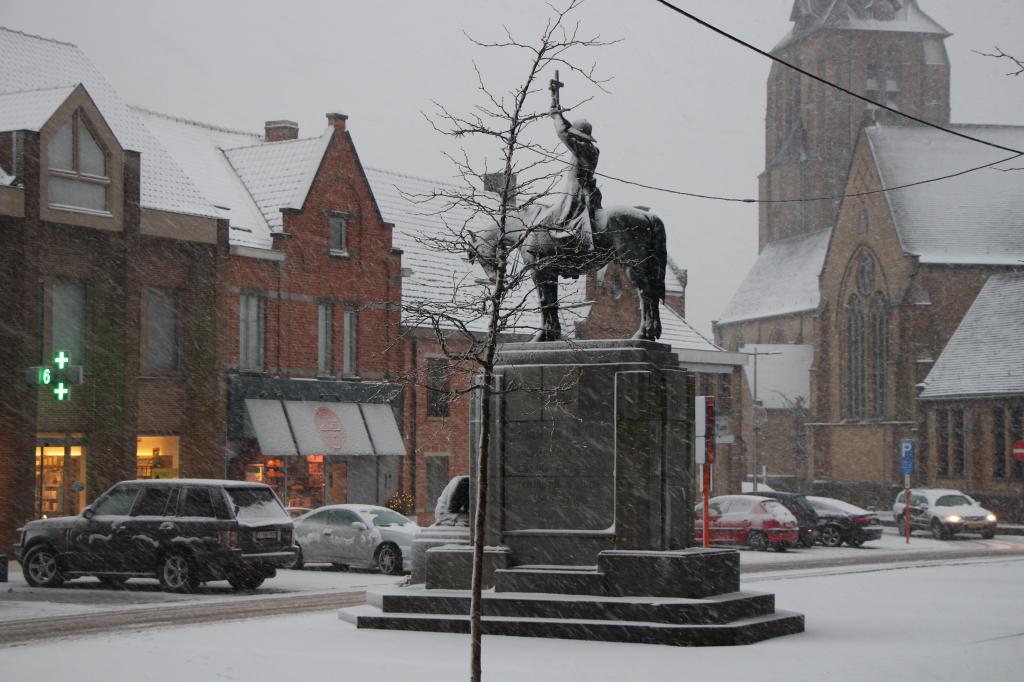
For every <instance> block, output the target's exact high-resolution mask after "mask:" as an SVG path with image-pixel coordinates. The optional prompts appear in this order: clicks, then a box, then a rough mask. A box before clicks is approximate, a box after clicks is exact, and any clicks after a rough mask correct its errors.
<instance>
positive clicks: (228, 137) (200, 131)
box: [134, 107, 273, 249]
mask: <svg viewBox="0 0 1024 682" xmlns="http://www.w3.org/2000/svg"><path fill="white" fill-rule="evenodd" d="M134 111H135V112H136V114H138V116H139V117H140V118H141V119H142V120H143V121H145V124H146V126H147V127H148V128H149V129H150V130H151V131H152V132H153V134H155V135H156V136H157V138H158V139H159V140H160V142H161V144H162V145H163V146H164V147H165V148H166V149H167V150H168V152H170V154H171V155H172V156H173V157H174V159H175V161H177V163H178V164H179V165H180V166H181V167H182V169H183V170H184V172H185V173H186V174H187V175H188V177H189V178H191V180H192V182H193V183H195V185H196V186H197V187H201V188H202V191H203V193H204V194H205V195H206V196H207V197H209V199H210V201H211V202H212V203H213V205H214V206H215V207H216V210H218V211H219V213H220V216H221V217H223V218H227V219H228V220H229V221H230V223H229V224H230V228H231V229H230V233H229V234H230V241H231V244H233V245H236V246H252V247H256V248H264V249H269V248H271V247H272V246H273V242H272V240H271V238H270V226H269V225H268V224H267V221H266V220H265V219H264V217H263V214H262V213H261V212H260V210H259V208H257V206H256V204H255V202H254V201H253V199H252V197H251V196H250V195H249V192H248V191H247V190H246V188H245V185H244V184H243V183H242V181H241V180H240V179H239V177H238V176H237V175H236V174H235V172H234V169H232V167H231V164H230V163H229V162H228V159H227V157H226V156H225V155H224V152H223V151H222V150H223V149H229V148H232V147H242V146H248V145H251V144H254V143H256V142H258V141H259V140H260V139H262V137H261V136H260V135H258V134H256V133H248V132H243V131H239V130H231V129H228V128H222V127H218V126H212V125H207V124H204V123H199V122H197V121H189V120H187V119H183V118H177V117H174V116H167V115H165V114H159V113H156V112H154V111H148V110H146V109H141V108H138V107H135V108H134Z"/></svg>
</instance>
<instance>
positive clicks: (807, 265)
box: [718, 229, 832, 324]
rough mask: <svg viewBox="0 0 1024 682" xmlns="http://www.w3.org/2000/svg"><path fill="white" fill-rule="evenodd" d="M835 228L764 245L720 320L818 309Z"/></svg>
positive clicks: (737, 320)
mask: <svg viewBox="0 0 1024 682" xmlns="http://www.w3.org/2000/svg"><path fill="white" fill-rule="evenodd" d="M831 234H832V230H830V229H829V230H819V231H818V232H811V233H809V234H804V235H798V236H796V237H790V238H789V239H780V240H778V241H774V242H771V243H769V244H767V245H766V246H765V247H764V250H763V251H761V253H760V255H758V257H757V260H756V261H754V265H753V267H751V268H750V271H749V272H748V273H747V276H746V277H745V278H744V279H743V282H742V283H741V284H740V286H739V289H737V290H736V293H735V294H733V297H732V300H730V301H729V304H728V305H727V306H726V307H725V310H724V311H723V312H722V315H721V317H720V318H719V320H718V323H719V324H728V323H731V322H742V321H745V320H755V319H759V318H763V317H774V316H776V315H789V314H792V313H799V312H805V311H808V310H815V309H816V308H817V307H818V301H819V298H820V297H819V293H818V275H819V274H821V268H822V265H823V264H824V262H825V252H826V250H827V249H828V241H829V236H830V235H831Z"/></svg>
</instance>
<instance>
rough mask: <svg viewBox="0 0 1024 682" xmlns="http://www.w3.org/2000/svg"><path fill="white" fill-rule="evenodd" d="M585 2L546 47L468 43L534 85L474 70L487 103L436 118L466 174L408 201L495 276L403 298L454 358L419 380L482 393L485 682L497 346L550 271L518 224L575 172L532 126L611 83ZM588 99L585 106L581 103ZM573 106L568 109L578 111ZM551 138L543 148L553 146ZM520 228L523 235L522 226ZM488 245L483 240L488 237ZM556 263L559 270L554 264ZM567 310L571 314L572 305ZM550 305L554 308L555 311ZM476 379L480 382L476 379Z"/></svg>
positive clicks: (436, 246) (555, 28)
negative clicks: (557, 103) (539, 278)
mask: <svg viewBox="0 0 1024 682" xmlns="http://www.w3.org/2000/svg"><path fill="white" fill-rule="evenodd" d="M582 2H583V0H570V2H569V3H568V5H567V6H565V7H564V8H562V9H558V8H555V7H552V8H551V9H552V14H551V16H550V17H549V19H548V20H547V22H546V24H545V25H544V28H543V30H542V32H541V34H540V36H539V37H538V38H537V39H536V41H535V42H523V41H521V40H519V39H518V38H516V37H515V36H513V35H512V33H511V32H510V31H509V30H508V29H507V28H506V29H505V30H504V37H503V38H502V39H500V40H496V41H481V40H477V39H475V38H472V37H469V36H467V37H468V38H469V40H470V42H471V43H472V45H474V46H476V47H477V48H481V49H483V48H487V49H494V50H504V51H508V52H511V53H513V54H514V55H515V57H516V58H521V59H522V60H523V61H522V63H523V65H524V67H525V72H524V75H523V78H522V80H521V81H520V82H518V83H516V84H514V85H513V86H512V87H511V88H507V89H502V90H496V89H494V88H492V87H491V86H490V85H489V84H488V83H487V82H486V79H485V77H484V75H483V73H482V72H481V69H480V68H479V66H478V65H477V64H476V63H475V62H474V65H473V66H474V71H475V73H476V88H477V91H478V94H479V97H480V103H479V104H478V105H476V106H475V107H474V108H473V109H472V110H471V111H469V112H467V113H456V112H453V111H451V110H450V109H448V108H447V107H445V106H444V105H442V104H439V103H436V102H435V105H436V107H437V109H436V111H435V112H434V114H433V115H431V116H428V120H429V121H430V123H431V125H432V126H433V127H434V129H435V130H436V131H438V132H439V133H441V134H443V135H446V136H449V137H451V138H455V139H458V140H460V147H459V151H458V152H456V153H451V154H448V156H449V159H450V160H451V162H452V164H453V165H454V167H455V170H456V174H455V175H456V182H455V183H453V184H451V185H448V186H440V187H437V188H436V189H434V190H433V191H432V192H430V193H429V195H413V196H409V198H410V199H411V200H412V201H415V202H418V203H420V204H421V205H422V206H423V207H424V209H426V210H429V211H431V212H433V213H434V214H435V215H437V216H439V217H440V218H441V220H442V222H443V224H444V226H445V229H444V230H443V231H442V232H440V233H435V234H424V235H421V236H420V237H419V239H420V242H421V243H422V244H423V245H425V246H427V247H429V248H430V249H431V250H432V251H433V252H435V253H437V254H438V255H439V257H440V258H444V257H446V258H448V259H451V258H453V257H457V256H459V255H462V256H464V257H468V258H469V259H470V260H471V261H476V262H478V263H479V264H480V265H481V266H482V267H483V269H484V272H485V273H486V275H487V277H486V279H478V278H477V277H476V276H474V275H469V274H467V272H466V271H465V270H460V269H458V268H453V269H452V272H451V274H450V279H449V280H448V281H446V282H445V284H444V295H443V296H440V295H437V293H436V292H435V294H434V295H432V296H429V297H427V298H424V299H422V300H413V299H411V297H410V298H407V297H406V296H404V295H403V304H402V305H403V317H404V326H405V327H406V329H410V328H419V329H424V328H426V329H430V330H432V332H433V337H434V339H435V340H436V342H437V344H438V347H439V348H440V350H441V353H442V354H443V355H444V357H445V358H446V359H447V360H448V372H449V375H448V377H447V379H450V380H451V381H439V380H438V377H437V375H436V369H435V370H434V372H435V374H433V375H429V376H428V374H425V373H421V374H420V376H417V377H410V379H411V380H413V381H415V382H416V383H418V384H420V385H426V386H427V387H428V389H429V390H430V391H434V392H442V393H443V394H444V395H445V396H447V398H448V399H452V400H454V399H458V398H460V397H464V396H467V395H470V394H475V398H476V399H477V400H479V405H480V414H479V419H480V429H479V434H478V443H477V462H476V474H477V475H476V481H475V482H476V491H475V492H476V498H475V499H476V501H475V513H474V517H473V520H472V523H473V543H474V547H473V571H472V597H471V601H470V633H471V640H472V651H471V679H472V680H474V681H476V680H480V679H481V592H482V585H483V556H484V552H483V549H484V534H485V533H484V531H485V522H486V521H485V520H486V518H487V500H488V490H487V481H488V475H487V474H488V466H489V457H490V452H491V447H492V433H491V403H492V397H493V396H494V395H496V394H497V393H498V392H499V390H516V389H515V387H500V388H499V387H498V386H496V382H495V372H494V369H495V360H496V356H497V350H498V345H499V343H500V342H502V341H503V340H505V339H509V338H524V337H527V336H528V335H531V334H532V333H533V332H535V331H538V330H539V329H540V327H541V325H540V322H539V317H540V314H541V312H542V309H541V304H540V303H539V302H538V300H537V295H536V294H537V292H536V291H535V290H534V289H535V287H534V285H533V283H532V279H531V277H532V275H533V274H534V270H536V268H537V267H539V265H538V264H537V263H534V264H532V265H531V264H527V263H525V262H523V261H522V260H521V259H520V258H519V256H518V254H519V249H520V247H521V246H522V245H523V244H524V243H525V242H527V240H528V239H529V237H530V230H533V229H538V228H536V227H531V226H528V225H525V224H524V223H523V222H522V221H517V220H516V216H517V215H519V214H520V212H522V211H524V210H528V209H530V208H531V207H537V206H539V203H538V202H540V203H543V201H544V199H545V197H548V196H551V194H552V190H553V188H554V186H555V183H556V182H557V180H558V178H559V177H561V175H562V173H563V172H564V171H565V170H566V164H565V163H564V162H562V161H560V159H559V152H558V150H557V149H556V148H555V144H553V143H551V144H545V143H542V142H538V141H536V140H534V139H533V138H532V137H531V136H530V134H529V132H528V131H529V129H530V127H531V125H532V124H534V123H536V122H538V121H542V120H544V119H547V118H548V116H549V111H548V110H547V107H546V102H544V104H543V105H538V104H535V103H534V102H535V100H537V99H540V98H539V97H537V96H538V95H540V96H543V95H544V94H546V91H547V89H548V82H547V80H545V78H546V77H552V76H556V74H557V72H556V70H557V69H560V70H561V72H562V74H563V76H567V77H566V80H570V77H571V79H572V81H573V82H574V84H578V85H584V86H586V87H587V89H588V90H589V91H590V92H594V90H595V89H596V90H598V91H601V90H603V85H604V83H605V82H606V81H604V80H602V79H599V78H598V77H597V76H595V68H594V66H590V67H589V68H584V67H580V66H578V65H577V64H576V63H575V62H573V61H570V59H574V58H575V56H576V53H578V52H581V51H585V50H587V49H589V48H596V47H600V46H604V45H608V44H610V43H609V42H606V41H602V40H601V39H600V37H599V36H593V37H582V36H581V26H580V24H579V22H578V21H577V20H575V19H574V18H573V17H574V15H575V14H578V10H579V8H580V5H581V4H582ZM584 101H587V99H586V98H582V99H580V100H578V101H577V103H576V104H575V105H574V106H579V104H580V103H582V102H584ZM574 106H565V107H563V110H566V111H568V110H570V109H572V108H574ZM469 138H479V139H482V140H485V141H487V142H489V143H491V144H493V145H495V146H496V148H497V149H496V156H497V163H496V164H495V166H494V167H493V168H492V167H491V166H490V165H489V164H488V162H487V161H486V160H484V161H482V162H479V161H477V160H476V159H475V158H474V157H473V155H472V154H470V153H469V152H468V151H466V149H465V147H462V146H461V144H462V142H463V141H465V140H468V139H469ZM552 138H553V136H551V135H550V134H549V135H546V136H544V138H541V139H548V140H551V139H552ZM513 225H515V227H514V228H513V227H512V226H513ZM484 233H486V234H487V235H488V237H487V238H486V239H483V238H482V237H481V235H482V234H484ZM545 265H547V266H550V261H548V262H546V263H545ZM562 303H563V305H562V306H560V308H561V309H566V308H570V309H571V305H569V306H566V305H564V303H565V302H562ZM548 305H550V302H548ZM470 378H471V380H470Z"/></svg>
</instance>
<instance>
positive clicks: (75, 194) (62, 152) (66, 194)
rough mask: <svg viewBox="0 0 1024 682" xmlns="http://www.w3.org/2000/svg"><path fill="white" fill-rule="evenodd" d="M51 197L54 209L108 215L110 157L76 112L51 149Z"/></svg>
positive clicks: (49, 186) (49, 147)
mask: <svg viewBox="0 0 1024 682" xmlns="http://www.w3.org/2000/svg"><path fill="white" fill-rule="evenodd" d="M47 164H48V171H49V179H48V197H49V203H50V205H51V206H58V207H61V208H74V209H86V210H89V211H102V212H105V211H107V190H108V188H109V187H110V178H109V177H108V174H107V153H106V151H104V149H103V148H102V147H101V146H100V144H99V142H97V140H96V137H95V135H94V134H93V133H92V131H91V130H90V129H89V125H88V123H87V122H86V120H85V117H84V116H82V113H81V111H76V112H75V113H74V114H73V115H72V116H71V118H69V119H68V120H67V121H66V122H65V123H64V125H62V126H61V127H60V128H59V129H57V132H55V133H54V134H53V136H52V137H51V138H50V142H49V144H48V146H47Z"/></svg>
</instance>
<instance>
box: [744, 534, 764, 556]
mask: <svg viewBox="0 0 1024 682" xmlns="http://www.w3.org/2000/svg"><path fill="white" fill-rule="evenodd" d="M747 545H748V546H749V547H750V549H753V550H757V551H758V552H765V551H767V550H768V536H767V535H765V534H764V533H762V532H761V531H757V530H755V531H751V533H750V535H748V536H747Z"/></svg>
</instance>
